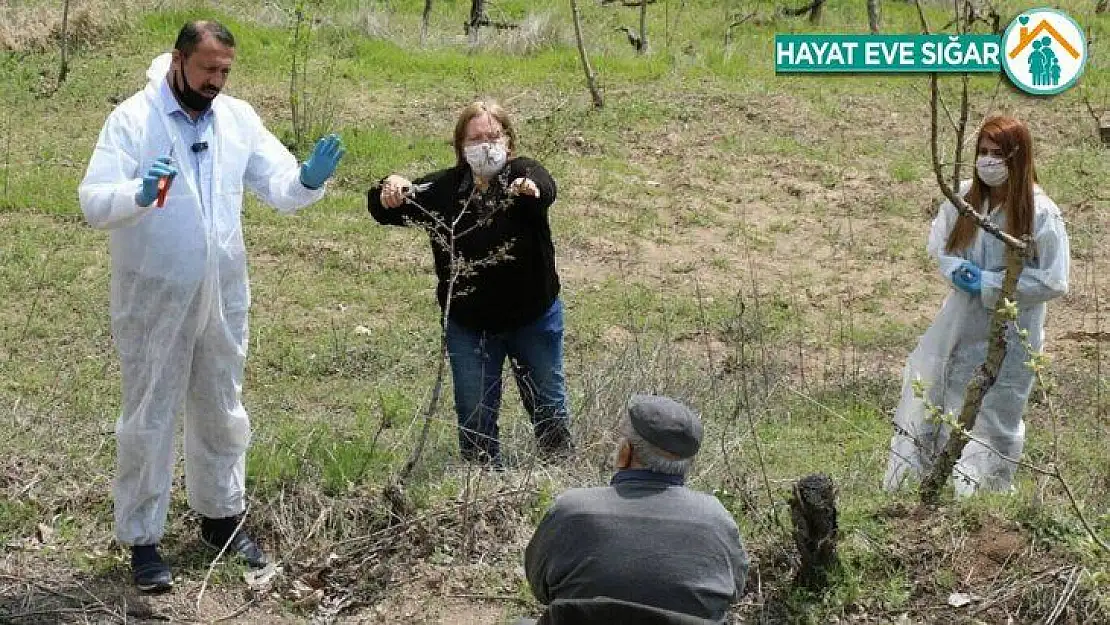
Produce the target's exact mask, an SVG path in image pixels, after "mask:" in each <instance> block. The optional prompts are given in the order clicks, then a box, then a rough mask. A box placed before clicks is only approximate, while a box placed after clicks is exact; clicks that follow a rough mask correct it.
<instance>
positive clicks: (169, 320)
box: [79, 54, 324, 545]
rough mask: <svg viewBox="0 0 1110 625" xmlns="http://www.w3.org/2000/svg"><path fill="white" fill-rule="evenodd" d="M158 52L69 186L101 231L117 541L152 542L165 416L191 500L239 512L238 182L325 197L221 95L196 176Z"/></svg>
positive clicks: (246, 303) (164, 455)
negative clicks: (115, 410) (169, 159)
mask: <svg viewBox="0 0 1110 625" xmlns="http://www.w3.org/2000/svg"><path fill="white" fill-rule="evenodd" d="M170 58H171V57H170V55H169V54H163V55H161V56H159V57H158V58H156V59H155V60H154V62H153V63H152V65H151V67H150V69H149V70H148V71H147V77H148V79H149V82H148V84H147V86H146V87H145V88H144V89H143V90H142V91H140V92H139V93H136V94H135V95H133V96H131V97H130V98H128V99H127V100H126V101H124V102H123V103H122V104H120V105H119V106H118V107H116V109H115V110H114V111H112V113H111V114H110V115H109V116H108V119H107V121H106V122H105V124H104V127H103V129H102V130H101V132H100V137H99V139H98V140H97V144H96V148H95V151H94V152H93V156H92V159H91V161H90V162H89V166H88V170H87V172H86V174H85V178H84V180H83V181H82V182H81V185H80V187H79V195H80V202H81V210H82V211H83V213H84V215H85V218H86V220H87V221H88V223H89V224H90V225H91V226H93V227H94V228H101V229H107V230H109V231H110V239H111V257H112V277H111V304H110V309H111V325H112V335H113V337H114V339H115V344H116V348H117V350H118V352H119V356H120V365H121V374H122V385H123V388H122V391H123V398H122V410H121V414H120V417H119V421H118V422H117V425H116V438H117V443H118V450H117V465H118V466H117V475H116V480H115V484H114V487H113V491H114V496H115V521H116V537H117V538H118V540H119V541H120V542H121V543H124V544H128V545H149V544H156V543H158V542H159V540H160V539H161V537H162V534H163V531H164V528H165V521H166V514H167V511H168V507H169V499H170V485H171V482H172V478H173V468H174V443H173V440H174V418H175V415H176V414H177V413H178V412H183V413H184V415H185V419H184V421H185V424H184V426H185V441H184V448H185V475H186V490H187V493H188V500H189V505H190V507H191V508H193V509H194V510H195V511H197V512H198V513H200V514H201V515H203V516H206V517H210V518H223V517H229V516H234V515H237V514H240V513H242V512H243V509H244V481H245V472H246V466H245V465H246V463H245V459H246V451H247V446H248V444H249V442H250V436H251V434H250V422H249V420H248V418H247V413H246V411H245V410H244V408H243V404H242V402H241V396H242V384H243V370H244V363H245V360H246V354H247V340H248V333H247V310H248V308H249V307H250V288H249V285H248V277H247V259H246V252H245V249H244V245H243V232H242V224H241V221H240V213H241V211H242V205H243V188H244V185H245V186H246V187H247V188H249V189H250V190H251V191H253V192H254V193H255V194H256V195H258V196H259V197H260V198H261V199H262V200H263V201H265V202H266V203H268V204H270V205H271V206H274V207H275V208H277V209H278V210H279V211H281V212H284V213H292V212H294V211H296V210H297V209H299V208H302V207H304V206H307V205H309V204H311V203H313V202H315V201H317V200H319V199H320V198H322V197H323V195H324V190H323V188H321V189H318V190H311V189H308V188H306V187H305V186H303V185H302V184H301V182H300V166H299V163H298V162H297V160H296V158H295V157H294V156H293V155H292V154H290V153H289V151H288V150H287V149H286V148H285V147H284V146H283V145H282V144H281V142H279V141H278V140H277V138H275V137H274V136H273V135H272V134H271V133H270V132H269V131H267V130H266V128H265V127H264V126H263V124H262V120H261V119H260V118H259V117H258V115H257V114H256V113H255V111H254V109H253V108H251V106H250V105H249V104H247V103H246V102H243V101H241V100H237V99H235V98H232V97H230V96H227V95H222V94H221V95H219V96H217V97H216V98H215V99H214V100H213V102H212V108H211V112H212V133H211V134H212V137H213V141H211V144H210V145H209V146H208V149H209V150H211V153H210V157H211V172H210V173H209V172H204V174H205V175H204V176H198V175H197V173H198V172H196V171H193V170H194V169H196V166H195V165H194V162H195V159H193V158H189V155H190V147H191V145H187V144H185V143H183V142H182V137H181V136H180V133H179V132H178V131H177V129H176V126H175V122H174V120H172V119H170V118H169V116H168V115H167V114H166V112H165V111H164V110H163V108H164V105H163V103H162V100H161V98H160V97H159V93H158V90H159V89H161V88H163V83H164V81H165V80H166V74H167V71H168V69H169V66H170ZM171 145H173V146H174V149H173V152H174V165H175V166H176V167H177V168H178V174H177V176H176V177H175V178H174V180H173V183H172V185H171V187H170V190H169V194H168V196H167V198H166V202H165V206H164V207H163V208H156V207H155V204H151V205H150V206H148V207H140V206H138V205H137V204H136V203H135V194H136V192H138V191H139V189H140V187H141V185H142V177H143V175H144V174H145V173H146V171H147V170H148V168H149V167H150V165H151V163H152V162H153V161H154V160H155V159H156V158H158V157H160V156H166V155H167V154H169V152H170V146H171ZM198 181H199V182H198ZM209 181H210V185H211V188H210V189H198V188H197V187H198V185H202V184H205V183H208V182H209ZM201 192H203V193H204V195H203V196H201ZM201 197H204V198H205V202H202V201H201ZM209 198H210V199H209Z"/></svg>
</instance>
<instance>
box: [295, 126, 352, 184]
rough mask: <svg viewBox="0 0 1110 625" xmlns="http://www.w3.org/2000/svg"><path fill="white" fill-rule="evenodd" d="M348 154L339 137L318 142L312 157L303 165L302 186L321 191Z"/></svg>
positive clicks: (331, 137)
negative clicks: (341, 160)
mask: <svg viewBox="0 0 1110 625" xmlns="http://www.w3.org/2000/svg"><path fill="white" fill-rule="evenodd" d="M346 153H347V151H346V150H344V149H343V143H342V142H341V141H340V140H339V135H335V134H331V135H328V136H326V137H324V138H323V139H320V140H319V141H317V142H316V147H315V148H313V150H312V155H311V156H309V157H308V160H307V161H305V162H304V165H301V184H303V185H304V186H306V187H308V188H309V189H319V188H320V187H322V186H324V183H325V182H327V181H328V178H331V175H332V174H334V173H335V168H336V167H337V166H338V165H339V159H341V158H343V155H344V154H346Z"/></svg>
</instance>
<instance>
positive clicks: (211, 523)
mask: <svg viewBox="0 0 1110 625" xmlns="http://www.w3.org/2000/svg"><path fill="white" fill-rule="evenodd" d="M238 526H239V517H226V518H223V519H209V518H208V517H203V518H202V519H201V522H200V540H201V542H203V543H204V544H205V545H207V546H208V547H210V548H212V549H215V550H216V551H219V550H221V549H223V548H224V545H227V553H228V554H235V555H238V556H239V557H240V558H242V559H243V560H244V561H245V562H246V563H247V566H248V567H250V568H252V569H264V568H266V567H267V566H268V565H269V564H270V558H269V557H267V556H266V552H265V551H262V548H261V547H259V546H258V544H257V543H255V542H254V541H253V540H251V538H250V536H247V534H246V533H245V532H243V531H242V530H239V531H238V532H236V531H235V528H236V527H238ZM229 541H230V543H229Z"/></svg>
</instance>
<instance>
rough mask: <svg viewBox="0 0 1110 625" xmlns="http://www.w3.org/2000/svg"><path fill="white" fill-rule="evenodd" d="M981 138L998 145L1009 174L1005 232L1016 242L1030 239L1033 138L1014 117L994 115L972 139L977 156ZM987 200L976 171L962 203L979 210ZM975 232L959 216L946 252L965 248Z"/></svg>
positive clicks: (1034, 175)
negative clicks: (1024, 238)
mask: <svg viewBox="0 0 1110 625" xmlns="http://www.w3.org/2000/svg"><path fill="white" fill-rule="evenodd" d="M984 139H989V140H991V141H993V142H995V143H997V144H998V147H999V148H1001V149H1002V157H1003V158H1004V159H1006V167H1007V169H1009V171H1010V175H1009V177H1008V178H1007V179H1006V198H1005V199H1004V200H1003V203H1002V206H1003V209H1004V210H1005V211H1006V233H1007V234H1011V235H1013V236H1014V237H1016V238H1019V239H1020V238H1021V237H1023V236H1025V235H1030V236H1032V234H1033V184H1034V183H1036V181H1037V172H1036V170H1035V169H1034V168H1033V137H1032V136H1031V135H1030V134H1029V128H1027V127H1026V126H1025V124H1024V123H1022V122H1021V120H1019V119H1016V118H1014V117H1010V116H1008V115H995V116H993V117H989V118H987V119H986V121H984V122H983V125H982V127H980V128H979V136H978V137H976V139H975V154H976V157H978V154H979V148H980V147H981V146H982V144H983V140H984ZM989 197H990V187H989V186H987V184H986V183H985V182H983V181H982V180H980V179H979V174H978V172H976V173H975V175H974V177H973V178H972V180H971V189H969V190H968V192H967V194H966V195H965V196H964V200H966V201H967V203H968V204H970V205H971V208H972V209H973V210H976V211H978V210H981V209H982V207H983V201H984V200H986V199H987V198H989ZM977 229H978V228H977V226H976V225H975V222H974V221H972V220H971V218H969V217H964V216H963V215H960V217H959V219H957V220H956V226H955V227H954V228H952V232H951V234H949V235H948V244H947V245H946V248H947V250H948V251H949V252H958V251H960V250H964V249H967V247H968V246H969V245H971V242H972V241H973V240H975V233H976V231H977Z"/></svg>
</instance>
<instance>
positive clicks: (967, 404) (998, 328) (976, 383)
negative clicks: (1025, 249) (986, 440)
mask: <svg viewBox="0 0 1110 625" xmlns="http://www.w3.org/2000/svg"><path fill="white" fill-rule="evenodd" d="M1023 260H1024V256H1023V254H1022V252H1021V250H1018V249H1016V248H1014V247H1011V246H1007V247H1006V275H1005V277H1004V278H1003V279H1002V292H1001V293H1000V294H999V296H998V304H997V305H996V306H995V309H994V316H992V317H991V331H990V339H989V341H990V342H989V343H988V347H987V360H986V361H985V362H984V363H983V364H981V365H979V368H978V369H976V370H975V374H974V375H973V376H971V381H970V382H968V384H967V390H965V391H964V405H963V407H962V408H960V415H959V417H958V419H957V423H958V425H959V428H958V429H954V430H953V431H952V433H951V434H950V435H949V437H948V444H947V445H946V446H945V448H944V451H942V452H941V453H940V456H939V457H938V458H937V459H936V462H935V463H934V464H933V468H932V470H931V471H930V472H929V475H927V476H926V477H925V479H924V480H922V482H921V503H923V504H926V505H934V504H936V503H937V502H938V501H940V491H941V489H942V488H944V485H945V483H947V482H948V478H949V476H950V475H951V474H952V468H953V467H955V466H956V461H958V460H959V459H960V455H961V454H963V451H964V446H965V445H967V441H968V438H967V434H966V433H967V432H970V431H971V430H972V429H973V428H974V427H975V419H976V417H977V416H978V415H979V408H980V407H982V405H983V397H985V396H986V394H987V391H989V390H990V389H991V387H992V386H994V383H995V381H996V380H997V379H998V372H999V371H1000V370H1001V369H1002V361H1003V359H1004V358H1005V357H1006V328H1007V325H1008V323H1009V321H1010V316H1009V313H1007V312H1006V300H1014V293H1015V292H1016V291H1017V283H1018V277H1019V276H1021V270H1022V266H1023V265H1022V261H1023Z"/></svg>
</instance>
